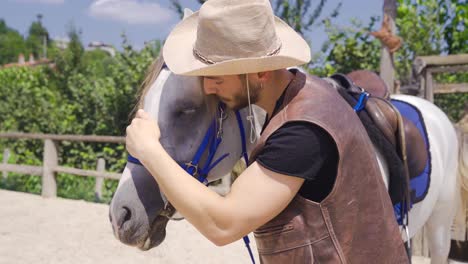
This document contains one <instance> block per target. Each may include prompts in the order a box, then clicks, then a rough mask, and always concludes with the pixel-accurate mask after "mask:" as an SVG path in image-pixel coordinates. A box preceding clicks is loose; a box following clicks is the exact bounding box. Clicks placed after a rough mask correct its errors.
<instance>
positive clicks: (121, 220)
mask: <svg viewBox="0 0 468 264" xmlns="http://www.w3.org/2000/svg"><path fill="white" fill-rule="evenodd" d="M131 219H132V211H131V210H130V209H129V208H128V207H126V206H123V207H122V208H120V209H119V210H118V213H117V215H116V222H117V223H116V224H117V227H118V229H119V230H120V229H122V227H123V225H124V224H125V223H126V222H128V221H130V220H131Z"/></svg>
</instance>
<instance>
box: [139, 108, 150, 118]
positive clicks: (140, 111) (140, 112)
mask: <svg viewBox="0 0 468 264" xmlns="http://www.w3.org/2000/svg"><path fill="white" fill-rule="evenodd" d="M136 117H138V118H142V119H151V116H150V115H149V114H148V113H146V112H145V110H143V109H138V111H137V113H136Z"/></svg>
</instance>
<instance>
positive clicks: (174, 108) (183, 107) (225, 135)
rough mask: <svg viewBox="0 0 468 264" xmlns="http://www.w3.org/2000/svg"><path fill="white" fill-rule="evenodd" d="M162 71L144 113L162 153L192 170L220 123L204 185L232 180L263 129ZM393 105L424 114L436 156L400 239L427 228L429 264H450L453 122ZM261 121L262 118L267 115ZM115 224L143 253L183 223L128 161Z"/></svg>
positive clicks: (412, 100) (158, 66) (112, 210)
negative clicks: (153, 123) (174, 223)
mask: <svg viewBox="0 0 468 264" xmlns="http://www.w3.org/2000/svg"><path fill="white" fill-rule="evenodd" d="M163 64H164V62H163V59H162V58H159V59H158V60H156V61H155V62H154V63H153V65H152V70H151V71H150V73H149V74H148V76H147V79H146V80H145V84H146V85H144V86H145V87H146V88H145V89H143V90H142V92H141V94H140V101H139V106H140V107H143V108H144V109H145V111H146V112H148V113H149V114H150V115H151V116H152V117H153V118H154V119H155V120H157V122H158V124H159V127H160V131H161V139H160V142H161V144H162V146H163V147H164V148H165V149H166V150H167V152H168V153H169V155H170V156H171V157H172V158H173V159H174V160H175V161H177V162H178V163H179V164H181V165H184V164H189V165H191V163H190V162H191V161H192V159H193V157H194V156H195V155H196V152H198V144H200V142H202V141H203V139H204V137H205V133H204V132H205V131H206V130H207V128H208V127H210V125H211V124H212V123H213V122H214V121H213V118H214V120H215V123H216V126H215V127H217V129H216V131H215V132H216V133H221V135H222V141H221V142H220V143H219V146H218V149H217V151H216V153H215V155H214V157H212V158H213V159H214V160H217V161H219V162H218V163H217V165H216V166H214V168H213V169H212V170H211V171H210V172H209V173H208V177H207V178H206V181H205V182H206V183H211V182H214V181H216V180H218V179H220V178H221V177H222V176H224V175H226V174H229V173H230V171H231V170H232V168H233V167H234V165H235V164H236V163H237V162H238V161H239V159H240V158H241V156H242V154H243V152H245V151H246V152H247V153H250V151H252V149H253V147H254V143H252V141H251V140H246V141H245V142H246V143H245V149H243V147H242V144H241V138H242V134H247V135H249V134H251V133H254V132H252V131H255V129H253V127H252V126H255V127H256V128H257V131H259V130H258V128H259V127H260V122H256V123H255V124H250V126H243V127H242V128H239V119H238V118H240V123H241V124H248V122H247V115H248V114H249V113H248V112H247V110H246V109H242V110H240V111H239V114H236V113H235V112H234V111H232V110H229V109H219V107H218V100H217V98H216V97H213V96H206V95H204V93H203V89H202V82H201V80H200V78H198V77H191V76H179V75H175V74H173V73H171V72H170V71H169V69H167V68H165V67H164V66H163ZM364 81H365V80H364ZM331 89H332V88H331ZM392 98H394V99H396V100H399V101H402V102H406V103H409V104H410V105H412V106H413V107H415V108H416V109H418V110H419V112H420V113H421V114H422V116H423V118H424V121H425V128H426V131H427V133H428V141H429V142H428V143H429V146H430V148H429V152H430V156H431V169H430V176H431V177H430V185H429V188H428V190H427V194H426V196H425V197H424V199H423V200H422V201H420V202H418V203H416V204H414V205H413V207H412V209H411V210H410V211H409V219H410V221H409V232H408V235H404V234H402V238H403V239H404V240H405V241H406V240H408V239H409V238H411V237H413V236H414V235H415V234H416V233H417V232H418V231H419V230H421V228H422V227H423V226H426V227H427V229H426V231H427V234H428V239H429V250H430V254H431V261H432V262H431V263H433V264H436V263H446V261H447V257H448V254H449V249H450V248H449V247H450V227H451V224H452V220H453V218H454V216H455V208H456V206H457V202H458V200H457V199H458V196H459V188H458V185H457V175H458V173H459V172H458V166H457V165H458V164H457V163H458V141H457V134H456V132H455V129H454V127H453V125H452V123H451V122H450V120H449V119H448V117H447V116H446V115H445V114H444V113H443V112H442V111H441V110H440V109H439V108H438V107H436V106H435V105H434V104H432V103H430V102H428V101H426V100H424V99H421V98H418V97H414V96H409V95H393V96H392ZM258 119H261V114H260V117H259V118H258ZM258 119H257V120H258ZM226 154H228V155H226ZM207 156H208V155H207V154H206V153H205V154H204V155H202V156H201V158H200V160H201V163H203V162H204V161H206V160H207V159H208V158H207ZM376 157H377V159H378V161H379V165H380V168H381V171H382V175H383V177H384V182H385V183H386V184H387V185H388V181H389V180H388V170H387V164H386V162H385V160H384V159H383V158H382V155H381V154H380V153H379V151H376ZM387 187H388V186H387ZM109 218H110V222H111V225H112V228H113V233H114V235H115V237H116V238H117V239H119V240H120V241H121V242H123V243H125V244H128V245H131V246H135V247H138V248H139V249H141V250H149V249H151V248H154V247H157V246H158V245H159V244H161V243H162V242H163V240H164V238H165V235H166V225H167V223H168V221H169V220H170V219H175V218H177V217H176V216H175V214H174V208H171V206H170V204H169V203H168V202H167V200H166V198H165V197H164V194H162V193H161V192H160V191H159V188H158V184H157V182H156V181H155V180H154V178H153V177H152V176H151V175H150V173H149V172H148V171H147V170H146V169H145V168H144V167H143V166H142V165H140V164H137V163H135V162H132V161H131V160H130V161H129V162H127V164H126V166H125V168H124V170H123V173H122V177H121V179H120V181H119V185H118V188H117V190H116V192H115V194H114V196H113V198H112V201H111V204H110V207H109ZM382 246H384V245H382Z"/></svg>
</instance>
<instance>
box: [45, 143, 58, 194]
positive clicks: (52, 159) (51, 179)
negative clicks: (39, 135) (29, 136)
mask: <svg viewBox="0 0 468 264" xmlns="http://www.w3.org/2000/svg"><path fill="white" fill-rule="evenodd" d="M43 159H44V160H43V163H42V164H43V166H44V167H43V172H42V196H44V197H48V198H49V197H51V198H53V197H57V182H56V179H55V167H57V165H58V154H57V145H56V144H55V142H54V141H53V140H51V139H46V140H45V141H44V157H43Z"/></svg>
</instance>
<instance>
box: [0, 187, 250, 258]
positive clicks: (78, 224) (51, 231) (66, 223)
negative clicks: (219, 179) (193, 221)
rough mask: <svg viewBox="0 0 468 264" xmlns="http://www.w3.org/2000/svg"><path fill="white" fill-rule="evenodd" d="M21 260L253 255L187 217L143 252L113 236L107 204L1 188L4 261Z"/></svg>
mask: <svg viewBox="0 0 468 264" xmlns="http://www.w3.org/2000/svg"><path fill="white" fill-rule="evenodd" d="M250 238H251V240H253V237H252V235H251V236H250ZM253 244H254V243H253ZM253 250H254V252H256V248H255V244H254V245H253ZM16 263H28V264H35V263H37V264H53V263H60V264H62V263H68V264H74V263H77V264H78V263H79V264H87V263H93V264H94V263H112V264H119V263H122V264H129V263H145V264H146V263H207V264H211V263H232V264H234V263H235V264H238V263H250V259H249V256H248V253H247V250H246V249H245V246H244V244H243V241H238V242H236V243H233V244H231V245H228V246H225V247H217V246H215V245H213V244H212V243H211V242H209V241H208V240H207V239H205V238H204V237H203V236H201V235H200V234H199V233H198V232H197V230H195V229H194V228H193V227H192V226H190V225H189V224H188V223H187V222H186V221H179V222H171V223H169V225H168V229H167V238H166V240H165V242H164V243H163V244H162V245H161V246H160V247H158V248H156V249H152V250H150V251H147V252H143V251H140V250H138V249H136V248H133V247H129V246H126V245H124V244H122V243H120V242H119V241H117V240H116V239H115V238H114V236H113V235H112V228H111V226H110V224H109V220H108V206H107V205H104V204H94V203H88V202H83V201H74V200H66V199H44V198H42V197H41V196H37V195H32V194H25V193H18V192H10V191H5V190H0V264H16Z"/></svg>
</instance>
